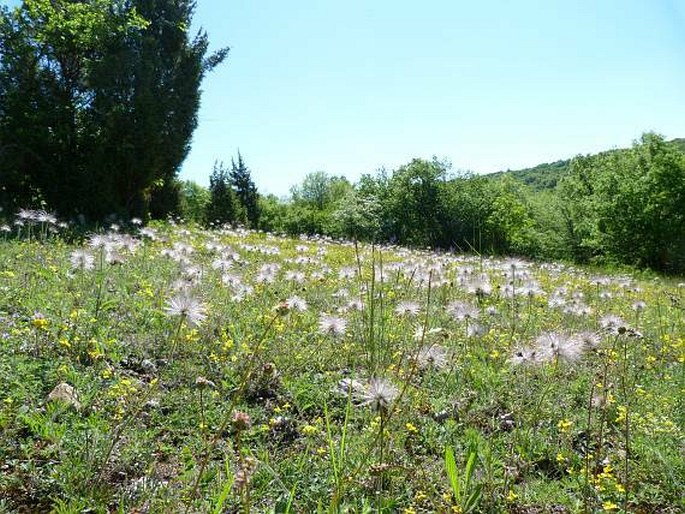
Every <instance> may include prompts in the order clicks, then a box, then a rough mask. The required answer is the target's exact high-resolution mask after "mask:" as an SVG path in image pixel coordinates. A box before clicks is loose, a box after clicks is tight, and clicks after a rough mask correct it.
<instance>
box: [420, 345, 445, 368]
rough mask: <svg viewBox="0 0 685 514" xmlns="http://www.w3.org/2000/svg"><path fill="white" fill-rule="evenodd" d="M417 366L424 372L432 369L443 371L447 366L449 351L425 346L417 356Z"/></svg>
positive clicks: (439, 347) (440, 347)
mask: <svg viewBox="0 0 685 514" xmlns="http://www.w3.org/2000/svg"><path fill="white" fill-rule="evenodd" d="M416 364H417V366H418V367H419V369H422V370H423V369H427V368H430V367H433V368H435V369H443V368H445V367H446V366H447V350H445V348H443V347H442V346H438V345H430V346H424V347H423V348H421V349H420V350H419V352H418V353H417V354H416Z"/></svg>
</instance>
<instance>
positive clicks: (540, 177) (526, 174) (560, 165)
mask: <svg viewBox="0 0 685 514" xmlns="http://www.w3.org/2000/svg"><path fill="white" fill-rule="evenodd" d="M670 143H671V144H673V145H675V146H676V147H677V148H678V149H679V150H680V151H681V152H685V138H677V139H673V140H671V141H670ZM608 151H609V152H611V151H612V150H608ZM570 164H571V159H565V160H560V161H556V162H545V163H543V164H538V165H537V166H534V167H532V168H524V169H520V170H507V171H498V172H496V173H491V174H489V175H487V176H488V177H492V178H498V177H503V176H504V175H510V176H511V177H513V178H515V179H516V180H518V181H519V182H523V183H524V184H526V185H527V186H529V187H530V188H531V189H533V190H534V191H545V190H548V189H554V188H555V187H556V185H557V183H558V182H559V180H560V179H561V178H562V177H563V176H564V175H565V174H566V173H567V172H568V170H569V166H570Z"/></svg>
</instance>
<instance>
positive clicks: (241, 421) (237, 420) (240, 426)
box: [232, 410, 252, 431]
mask: <svg viewBox="0 0 685 514" xmlns="http://www.w3.org/2000/svg"><path fill="white" fill-rule="evenodd" d="M232 424H233V428H234V429H236V430H238V431H243V430H248V429H249V428H250V427H251V426H252V420H251V419H250V415H249V414H248V413H246V412H243V411H239V410H238V411H236V412H235V414H233V422H232Z"/></svg>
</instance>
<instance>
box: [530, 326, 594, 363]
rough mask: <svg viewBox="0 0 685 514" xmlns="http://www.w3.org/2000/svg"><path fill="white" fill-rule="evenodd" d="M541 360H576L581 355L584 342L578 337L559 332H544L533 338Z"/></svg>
mask: <svg viewBox="0 0 685 514" xmlns="http://www.w3.org/2000/svg"><path fill="white" fill-rule="evenodd" d="M535 346H536V348H537V350H538V355H539V356H540V358H541V359H542V360H553V359H559V360H562V361H566V362H574V361H577V360H578V359H579V358H580V357H581V356H582V355H583V349H584V343H583V341H581V340H580V339H578V338H576V337H573V336H570V335H568V334H564V333H560V332H545V333H543V334H540V335H539V336H538V338H537V339H536V340H535Z"/></svg>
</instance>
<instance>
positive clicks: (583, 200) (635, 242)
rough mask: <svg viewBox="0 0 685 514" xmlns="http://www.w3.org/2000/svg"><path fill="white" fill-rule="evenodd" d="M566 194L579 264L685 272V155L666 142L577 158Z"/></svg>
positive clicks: (647, 139) (645, 141)
mask: <svg viewBox="0 0 685 514" xmlns="http://www.w3.org/2000/svg"><path fill="white" fill-rule="evenodd" d="M560 195H561V198H562V200H563V214H564V217H565V221H566V227H567V240H568V241H569V246H570V247H571V248H572V251H573V255H574V257H576V258H577V259H580V260H589V259H592V258H604V259H609V260H613V261H616V262H622V263H626V264H632V265H638V266H648V267H652V268H654V269H660V270H672V271H677V270H682V269H685V254H684V249H685V154H683V153H682V152H680V151H679V150H678V149H677V148H676V147H675V146H674V145H672V144H668V143H666V142H665V141H664V140H663V138H661V137H659V136H656V135H654V134H646V135H645V136H643V137H642V139H641V141H640V142H638V143H636V144H635V145H634V146H633V148H632V149H629V150H621V151H614V152H610V153H606V154H600V155H597V156H589V157H578V158H576V159H574V161H573V162H572V166H571V173H570V175H569V176H568V177H567V178H566V179H565V180H564V181H562V184H561V186H560Z"/></svg>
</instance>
